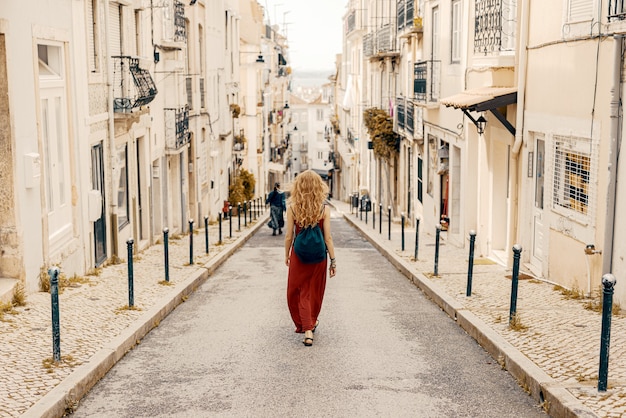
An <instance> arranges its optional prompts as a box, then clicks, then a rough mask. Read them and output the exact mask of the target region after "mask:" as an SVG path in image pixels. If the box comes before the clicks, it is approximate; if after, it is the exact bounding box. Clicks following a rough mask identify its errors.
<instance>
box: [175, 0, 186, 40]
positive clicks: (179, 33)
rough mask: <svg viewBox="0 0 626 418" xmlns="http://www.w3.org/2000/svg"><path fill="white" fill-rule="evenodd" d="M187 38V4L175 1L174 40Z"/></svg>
mask: <svg viewBox="0 0 626 418" xmlns="http://www.w3.org/2000/svg"><path fill="white" fill-rule="evenodd" d="M186 40H187V26H186V25H185V5H184V4H183V3H181V2H180V1H178V0H175V1H174V41H176V42H185V41H186Z"/></svg>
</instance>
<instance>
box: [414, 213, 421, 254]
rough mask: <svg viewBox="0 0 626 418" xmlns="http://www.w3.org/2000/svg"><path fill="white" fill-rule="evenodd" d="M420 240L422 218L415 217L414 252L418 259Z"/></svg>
mask: <svg viewBox="0 0 626 418" xmlns="http://www.w3.org/2000/svg"><path fill="white" fill-rule="evenodd" d="M419 242H420V218H415V251H414V252H413V258H415V261H417V251H418V248H419Z"/></svg>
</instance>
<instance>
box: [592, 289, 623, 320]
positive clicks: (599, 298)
mask: <svg viewBox="0 0 626 418" xmlns="http://www.w3.org/2000/svg"><path fill="white" fill-rule="evenodd" d="M591 297H592V299H591V300H588V301H587V302H585V303H584V304H583V307H584V308H585V309H587V310H588V311H593V312H598V313H602V306H603V304H604V298H603V290H602V286H599V287H598V289H596V290H595V291H594V292H593V293H592V295H591ZM621 311H622V308H621V305H620V303H619V302H617V301H615V300H614V301H613V305H612V306H611V314H612V315H613V316H618V315H621Z"/></svg>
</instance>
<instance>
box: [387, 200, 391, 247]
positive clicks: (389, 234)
mask: <svg viewBox="0 0 626 418" xmlns="http://www.w3.org/2000/svg"><path fill="white" fill-rule="evenodd" d="M387 219H388V222H387V235H388V237H389V241H391V206H387Z"/></svg>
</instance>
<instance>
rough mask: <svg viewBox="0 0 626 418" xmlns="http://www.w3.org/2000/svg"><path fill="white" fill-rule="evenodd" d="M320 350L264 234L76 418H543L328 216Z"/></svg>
mask: <svg viewBox="0 0 626 418" xmlns="http://www.w3.org/2000/svg"><path fill="white" fill-rule="evenodd" d="M333 216H334V218H333V221H332V228H333V238H334V241H335V246H336V248H337V250H336V254H337V264H338V273H337V276H336V277H335V278H333V279H329V280H328V284H327V289H326V297H325V300H324V306H323V308H322V313H321V315H320V326H319V328H318V329H317V331H316V333H315V341H314V344H313V346H312V347H305V346H304V345H303V344H302V342H301V341H302V335H300V334H295V333H294V332H293V329H294V328H293V325H292V323H291V319H290V316H289V312H288V310H287V305H286V300H285V289H286V276H287V268H286V267H285V265H284V263H283V237H284V236H277V237H272V236H271V231H270V230H269V229H267V228H263V229H260V230H259V232H257V233H256V235H255V236H254V237H252V239H250V240H249V241H248V242H247V243H246V244H245V245H244V246H243V247H242V248H241V249H240V250H239V251H238V252H236V253H235V254H234V255H233V256H232V257H231V258H230V259H229V260H228V261H227V262H226V263H224V264H223V265H222V267H221V268H219V269H218V270H217V271H216V272H215V273H214V274H213V276H211V277H209V279H208V280H207V281H206V282H205V283H204V285H202V286H201V287H200V288H198V289H197V291H196V292H195V293H194V294H192V295H191V296H190V297H189V299H188V300H187V301H186V302H185V303H183V304H182V305H180V306H179V307H178V308H177V309H176V310H175V311H174V312H173V313H172V314H170V315H169V316H168V317H167V318H166V319H165V320H163V321H162V322H161V323H160V324H159V326H158V327H157V328H155V329H154V330H153V331H152V332H150V333H149V334H148V335H147V336H146V338H144V339H143V340H142V341H141V343H140V344H139V345H138V346H137V347H136V348H135V349H134V350H132V351H131V352H129V353H128V354H127V355H126V356H125V357H124V358H123V359H122V360H121V361H120V362H119V363H117V364H116V365H115V366H114V367H113V369H111V371H110V372H109V373H108V374H107V376H106V377H105V378H103V379H102V380H101V381H100V382H99V383H98V384H97V385H96V386H95V387H94V388H93V389H92V391H91V392H90V393H89V394H88V395H87V396H86V397H85V398H84V399H83V400H81V401H80V404H79V406H78V408H77V411H76V412H75V413H74V416H76V417H105V416H106V417H130V416H132V417H174V416H178V417H209V416H235V417H243V416H255V417H283V416H284V417H287V416H289V417H294V416H298V417H309V416H310V417H357V416H358V417H363V416H383V417H387V416H388V417H402V416H405V417H409V416H410V417H478V416H480V417H535V416H536V417H539V416H546V415H545V414H544V413H543V412H542V410H541V409H540V408H539V407H538V406H537V405H536V404H535V402H534V401H533V399H532V398H531V397H530V396H529V395H528V394H526V393H525V392H524V390H523V389H522V388H521V387H520V386H519V385H518V384H517V383H516V382H515V381H514V379H513V378H512V377H511V376H510V375H509V373H507V372H506V371H505V370H503V369H502V368H501V367H500V365H499V364H498V363H497V362H496V361H494V360H493V359H492V358H491V357H490V356H489V355H488V354H487V353H486V352H485V351H484V350H483V349H482V348H481V347H480V346H478V345H477V344H476V342H475V341H474V340H473V339H472V338H471V337H470V336H468V335H467V334H466V333H465V332H464V331H463V330H462V329H461V328H460V327H459V326H458V325H457V324H455V323H454V321H453V320H451V319H450V318H449V317H448V316H447V315H446V314H445V313H444V312H443V311H441V310H440V309H439V308H438V307H437V306H435V304H433V303H432V302H431V301H429V300H428V299H427V298H425V297H424V296H423V294H422V293H421V291H420V290H418V289H417V288H416V287H415V286H414V285H412V284H411V283H410V282H409V281H408V280H406V278H405V277H404V276H403V275H402V274H400V273H399V272H398V271H397V270H396V269H395V268H394V267H393V266H392V265H391V264H390V263H389V262H388V261H387V260H386V259H385V258H384V257H383V256H382V255H380V254H379V253H378V252H377V251H376V250H375V249H374V248H373V247H372V246H371V245H370V244H369V243H368V242H367V241H366V240H365V239H363V238H362V237H361V236H360V235H359V234H358V233H357V232H356V230H354V229H353V228H352V227H351V226H350V225H349V224H348V223H347V222H346V221H345V220H343V218H342V217H341V216H340V215H338V214H337V213H336V212H333Z"/></svg>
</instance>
